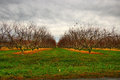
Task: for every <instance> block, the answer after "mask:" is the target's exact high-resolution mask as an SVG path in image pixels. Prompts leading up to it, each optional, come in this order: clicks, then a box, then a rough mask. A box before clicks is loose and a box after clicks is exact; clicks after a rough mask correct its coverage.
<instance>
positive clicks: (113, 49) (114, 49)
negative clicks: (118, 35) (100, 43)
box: [93, 48, 120, 51]
mask: <svg viewBox="0 0 120 80" xmlns="http://www.w3.org/2000/svg"><path fill="white" fill-rule="evenodd" d="M93 49H96V50H111V51H120V49H116V48H112V49H109V48H93Z"/></svg>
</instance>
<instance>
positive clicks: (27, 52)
mask: <svg viewBox="0 0 120 80" xmlns="http://www.w3.org/2000/svg"><path fill="white" fill-rule="evenodd" d="M50 49H51V48H40V49H35V50H29V51H24V52H23V53H22V52H16V53H13V54H34V53H37V52H39V51H44V50H50Z"/></svg>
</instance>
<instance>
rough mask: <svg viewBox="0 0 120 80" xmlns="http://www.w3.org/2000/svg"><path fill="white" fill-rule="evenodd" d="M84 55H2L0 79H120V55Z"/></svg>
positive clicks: (62, 52) (61, 51) (51, 52)
mask: <svg viewBox="0 0 120 80" xmlns="http://www.w3.org/2000/svg"><path fill="white" fill-rule="evenodd" d="M94 51H95V52H100V53H104V55H99V54H83V53H80V52H73V51H68V50H65V49H61V48H54V49H52V50H48V51H42V52H39V53H36V54H25V55H17V54H12V53H13V52H17V50H14V51H12V50H10V51H0V79H11V80H13V79H21V80H24V79H36V80H37V79H64V78H97V77H120V51H104V50H94Z"/></svg>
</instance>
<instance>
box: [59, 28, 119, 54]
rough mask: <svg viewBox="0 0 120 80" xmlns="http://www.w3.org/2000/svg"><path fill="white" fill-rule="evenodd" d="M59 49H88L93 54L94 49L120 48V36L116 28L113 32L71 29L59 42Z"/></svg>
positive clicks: (95, 29) (94, 29)
mask: <svg viewBox="0 0 120 80" xmlns="http://www.w3.org/2000/svg"><path fill="white" fill-rule="evenodd" d="M58 46H59V47H64V48H74V49H79V50H81V49H87V50H88V51H89V53H91V51H92V49H93V48H110V49H111V48H120V34H118V33H117V32H116V31H115V29H114V28H112V29H111V30H106V29H99V28H93V27H92V28H91V27H90V28H83V27H81V28H71V29H69V31H68V32H66V33H65V34H64V35H63V36H62V37H61V38H60V40H59V42H58Z"/></svg>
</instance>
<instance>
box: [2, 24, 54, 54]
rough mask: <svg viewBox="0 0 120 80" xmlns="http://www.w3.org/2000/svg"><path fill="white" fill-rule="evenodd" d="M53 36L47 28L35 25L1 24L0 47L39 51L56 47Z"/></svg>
mask: <svg viewBox="0 0 120 80" xmlns="http://www.w3.org/2000/svg"><path fill="white" fill-rule="evenodd" d="M55 46H56V42H55V40H54V38H53V36H52V35H51V34H50V33H49V32H48V31H47V29H46V28H45V27H38V26H37V25H35V24H32V23H30V24H24V25H22V24H18V23H14V24H8V23H1V24H0V47H8V48H14V47H16V48H18V49H20V50H21V51H22V52H23V51H24V49H32V50H34V49H39V48H41V47H42V48H49V47H55Z"/></svg>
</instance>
